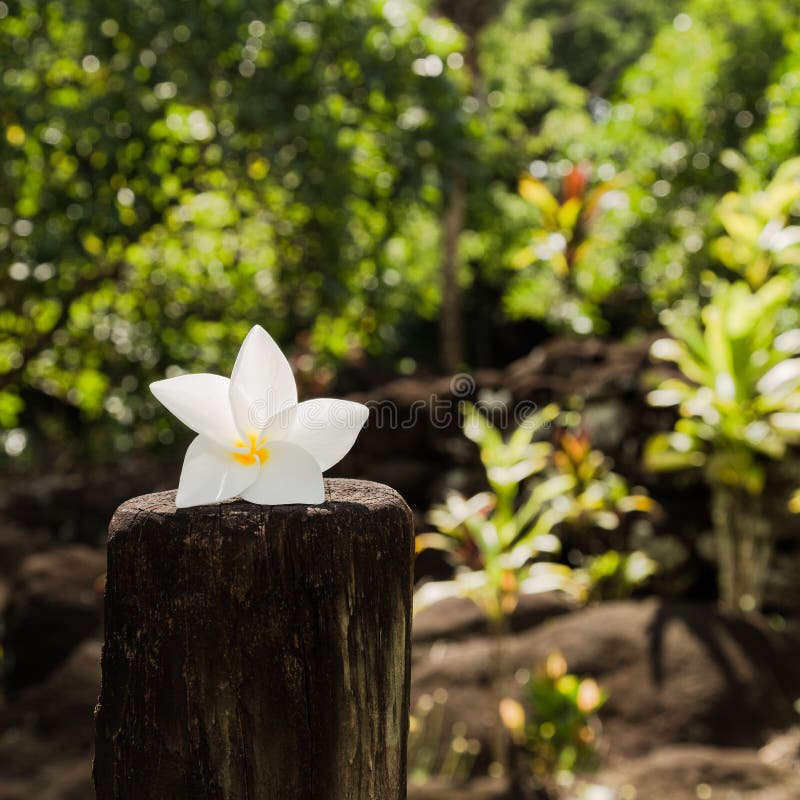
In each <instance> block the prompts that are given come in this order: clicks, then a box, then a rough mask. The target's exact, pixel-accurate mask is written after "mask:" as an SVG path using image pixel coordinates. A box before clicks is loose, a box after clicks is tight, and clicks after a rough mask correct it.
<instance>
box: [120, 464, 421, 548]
mask: <svg viewBox="0 0 800 800" xmlns="http://www.w3.org/2000/svg"><path fill="white" fill-rule="evenodd" d="M175 494H176V490H174V489H172V490H170V491H166V492H154V493H153V494H145V495H141V496H139V497H133V498H131V499H130V500H128V501H126V502H124V503H123V504H122V505H121V506H120V507H119V508H118V509H117V510H116V512H115V514H114V517H113V519H112V520H111V524H110V526H109V540H111V539H113V538H114V536H115V535H116V534H117V533H118V532H120V531H124V530H126V529H127V528H128V525H129V524H130V523H131V522H132V521H133V520H134V519H136V518H138V517H148V516H154V517H160V518H162V519H164V520H165V521H166V519H167V518H173V517H174V518H180V517H185V518H186V517H195V518H196V517H198V516H202V517H207V516H220V517H222V518H223V519H224V518H240V517H241V515H258V514H263V515H264V518H265V520H266V519H268V520H269V521H270V522H273V521H277V520H278V519H279V518H287V519H288V518H296V517H297V516H298V515H301V516H304V517H311V518H314V517H322V516H329V515H331V514H336V513H337V512H342V511H347V512H348V513H349V514H353V513H355V514H356V515H357V516H358V515H360V514H373V513H375V512H384V513H385V512H389V513H390V514H391V513H392V512H395V513H399V514H401V515H402V516H403V517H407V516H408V515H410V513H411V512H410V509H409V508H408V506H407V505H406V502H405V500H403V498H402V497H401V496H400V494H398V492H396V491H395V490H394V489H392V488H390V487H389V486H385V485H384V484H382V483H375V482H373V481H362V480H354V479H351V478H326V479H325V502H324V503H322V504H320V505H306V504H303V503H290V504H286V505H276V506H260V505H257V504H255V503H248V502H247V501H245V500H240V499H238V498H235V499H232V500H225V501H224V502H222V503H213V504H211V505H207V506H194V507H192V508H177V506H176V505H175ZM359 512H360V514H359ZM140 521H141V520H140ZM175 521H176V522H177V521H178V520H177V519H176V520H175Z"/></svg>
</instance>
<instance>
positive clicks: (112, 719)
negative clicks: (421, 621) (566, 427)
mask: <svg viewBox="0 0 800 800" xmlns="http://www.w3.org/2000/svg"><path fill="white" fill-rule="evenodd" d="M326 498H327V501H326V502H325V504H324V505H321V506H305V505H286V506H257V505H252V504H250V503H246V502H244V501H241V500H234V501H229V502H226V503H222V504H219V505H212V506H201V507H198V508H190V509H180V510H178V509H176V508H175V493H174V492H162V493H160V494H152V495H146V496H143V497H137V498H134V499H133V500H129V501H128V502H127V503H124V504H123V505H122V506H120V508H119V509H118V510H117V512H116V514H115V515H114V518H113V519H112V521H111V526H110V529H109V541H108V579H107V585H106V622H105V625H106V632H105V646H104V649H103V683H102V690H101V695H100V702H99V705H98V708H97V720H96V722H97V731H96V732H97V739H96V756H95V765H94V778H95V786H96V790H97V797H98V800H112V798H113V800H201V799H202V800H301V799H302V800H345V798H346V800H405V796H406V776H405V757H406V737H407V726H408V699H409V654H410V638H409V634H410V619H411V615H410V611H411V580H412V572H411V567H412V559H413V529H412V523H411V516H410V512H409V510H408V507H407V506H406V504H405V503H404V502H403V500H402V498H401V497H400V496H399V495H398V494H397V493H396V492H394V491H393V490H391V489H389V488H388V487H386V486H381V485H380V484H375V483H369V482H365V481H351V480H328V481H326Z"/></svg>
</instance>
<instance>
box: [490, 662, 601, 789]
mask: <svg viewBox="0 0 800 800" xmlns="http://www.w3.org/2000/svg"><path fill="white" fill-rule="evenodd" d="M526 694H527V697H526V698H525V703H524V704H522V703H519V702H517V701H516V700H513V699H511V698H504V699H503V700H501V702H500V718H501V720H502V722H503V725H504V726H505V728H506V729H507V730H508V732H509V733H510V735H511V737H512V739H513V740H514V741H515V742H516V743H517V745H519V746H521V747H523V748H524V749H525V750H526V751H527V754H528V758H529V765H530V769H531V772H532V773H533V775H534V777H535V778H536V779H537V781H538V782H539V783H540V784H541V785H543V786H546V787H550V788H554V784H555V779H556V778H557V776H558V773H560V772H563V771H569V772H579V773H580V772H587V771H590V770H591V769H593V768H594V767H596V766H597V762H598V759H597V739H598V735H599V733H600V722H599V720H598V718H597V711H598V710H599V709H600V708H601V707H602V705H603V704H604V703H605V702H606V700H607V699H608V696H607V695H606V693H605V692H604V691H603V690H602V689H601V688H600V687H599V686H598V684H597V682H596V681H595V680H594V679H593V678H580V677H578V676H577V675H573V674H571V673H569V672H567V663H566V661H565V660H564V657H563V656H562V655H561V653H558V652H554V653H551V654H550V656H549V657H548V658H547V662H546V664H545V665H544V666H543V667H542V668H540V669H539V670H537V671H536V672H534V673H533V674H532V675H530V676H529V677H528V680H527V685H526Z"/></svg>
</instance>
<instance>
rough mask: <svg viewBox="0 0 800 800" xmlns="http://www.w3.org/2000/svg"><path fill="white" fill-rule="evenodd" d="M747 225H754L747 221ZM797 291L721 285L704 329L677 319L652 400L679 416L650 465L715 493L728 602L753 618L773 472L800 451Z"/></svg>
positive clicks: (700, 323)
mask: <svg viewBox="0 0 800 800" xmlns="http://www.w3.org/2000/svg"><path fill="white" fill-rule="evenodd" d="M746 219H747V218H746ZM791 293H792V284H791V283H790V282H789V281H788V280H787V279H786V278H784V277H781V276H776V277H773V278H771V279H770V280H769V281H768V282H766V283H764V284H763V285H762V286H761V287H760V288H759V289H757V290H755V291H754V290H752V289H751V288H750V287H749V286H748V284H747V283H745V282H744V281H739V282H736V283H725V282H721V283H719V284H718V285H717V287H716V288H715V290H714V294H713V297H712V299H711V302H709V303H708V304H707V305H706V306H705V307H704V308H703V309H702V312H701V315H700V319H699V320H698V319H696V318H695V317H694V316H680V315H675V316H674V317H672V318H671V319H669V320H668V321H667V329H668V331H669V332H670V333H671V334H672V336H673V338H671V339H660V340H658V341H656V342H654V344H653V347H652V352H653V355H654V356H655V357H656V358H659V359H662V360H665V361H671V362H674V363H675V364H676V366H677V367H678V369H679V370H680V372H681V373H682V377H680V378H678V377H675V378H668V379H667V380H665V381H663V382H662V383H661V384H660V386H659V387H658V388H657V389H656V390H655V391H653V392H651V393H650V395H649V398H648V399H649V400H650V402H651V403H652V404H653V405H656V406H677V407H678V409H679V413H680V418H679V419H678V421H677V422H676V423H675V427H674V430H673V431H671V432H669V433H660V434H657V435H655V436H654V437H653V438H652V439H651V440H650V441H649V442H648V444H647V447H646V450H645V461H646V463H647V465H648V466H649V467H650V468H652V469H656V470H673V469H687V468H690V469H691V468H701V469H702V470H703V475H704V477H705V480H706V482H707V483H708V484H709V486H710V487H711V489H712V499H713V502H712V516H713V521H714V532H715V539H716V555H717V559H718V563H719V583H720V599H721V601H722V603H723V604H724V605H726V606H728V607H730V608H736V609H744V610H752V609H753V608H757V607H760V605H761V603H762V602H763V599H764V594H763V593H764V584H765V580H766V574H767V569H768V567H769V561H770V558H771V553H772V549H773V546H774V539H775V535H774V532H773V531H772V529H771V516H770V514H769V513H768V512H767V509H766V508H765V507H764V503H763V496H764V491H765V485H766V484H767V481H768V477H769V465H770V462H772V461H776V460H783V459H784V458H786V457H787V456H788V455H789V453H788V448H789V446H790V445H792V444H798V443H800V358H797V357H796V356H797V354H798V353H800V329H797V328H795V329H791V330H784V331H783V332H782V333H780V330H781V316H782V313H781V312H782V309H784V308H785V307H786V305H787V303H788V301H789V298H790V296H791Z"/></svg>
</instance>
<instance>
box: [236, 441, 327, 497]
mask: <svg viewBox="0 0 800 800" xmlns="http://www.w3.org/2000/svg"><path fill="white" fill-rule="evenodd" d="M267 450H268V451H269V454H268V456H267V460H266V462H265V463H264V464H263V465H262V466H261V472H260V473H259V476H258V480H257V481H256V482H255V483H254V484H253V485H252V486H250V487H249V488H248V489H247V490H246V491H244V492H243V493H242V497H243V498H244V499H245V500H249V501H250V502H251V503H260V504H261V505H280V504H282V503H312V504H313V503H324V502H325V488H324V486H323V484H322V470H321V469H320V468H319V464H317V462H316V460H315V459H314V457H313V456H311V454H309V453H307V452H306V451H305V450H303V448H302V447H298V446H297V445H294V444H291V443H290V442H272V443H271V444H268V445H267Z"/></svg>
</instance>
